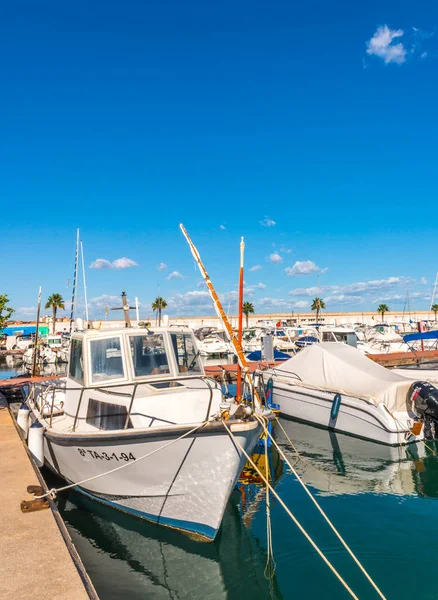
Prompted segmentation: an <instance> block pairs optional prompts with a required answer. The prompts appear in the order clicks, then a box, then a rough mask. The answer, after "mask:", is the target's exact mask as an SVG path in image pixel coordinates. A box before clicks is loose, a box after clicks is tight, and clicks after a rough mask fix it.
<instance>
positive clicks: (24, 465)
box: [0, 394, 97, 600]
mask: <svg viewBox="0 0 438 600" xmlns="http://www.w3.org/2000/svg"><path fill="white" fill-rule="evenodd" d="M0 482H1V491H2V497H1V508H0V581H1V585H0V599H4V600H6V599H8V600H12V599H13V600H29V598H34V597H44V598H51V599H54V600H55V599H56V600H88V599H89V598H93V599H96V598H97V594H96V592H95V591H94V588H93V586H92V584H91V581H90V580H89V579H88V576H87V574H86V573H85V570H84V569H83V566H82V563H81V562H80V559H79V556H78V555H77V552H76V549H75V548H74V546H73V544H72V542H71V540H70V538H69V536H68V533H67V530H66V529H65V525H64V523H63V522H62V519H61V518H60V516H59V514H57V511H56V507H54V508H55V511H53V510H52V509H51V508H49V509H45V510H41V511H38V512H32V513H27V514H24V513H22V512H21V509H20V503H21V501H22V500H31V499H32V498H33V496H31V495H30V494H28V493H27V486H29V485H41V481H40V480H39V478H38V476H37V473H36V471H35V469H34V468H33V465H32V463H31V462H30V459H29V456H28V453H27V449H26V447H25V445H24V443H23V441H22V439H21V437H20V435H19V433H18V430H17V428H16V426H15V423H14V422H13V419H12V416H11V414H10V412H9V410H8V408H7V405H6V404H5V402H4V398H3V397H2V395H1V394H0Z"/></svg>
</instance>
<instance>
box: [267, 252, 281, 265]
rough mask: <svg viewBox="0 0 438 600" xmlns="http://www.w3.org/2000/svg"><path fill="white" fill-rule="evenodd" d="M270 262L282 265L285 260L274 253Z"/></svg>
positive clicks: (270, 257) (270, 256)
mask: <svg viewBox="0 0 438 600" xmlns="http://www.w3.org/2000/svg"><path fill="white" fill-rule="evenodd" d="M269 260H270V261H271V263H274V264H276V263H281V261H282V260H283V259H282V258H281V256H280V255H279V254H277V253H276V252H274V253H273V254H270V255H269Z"/></svg>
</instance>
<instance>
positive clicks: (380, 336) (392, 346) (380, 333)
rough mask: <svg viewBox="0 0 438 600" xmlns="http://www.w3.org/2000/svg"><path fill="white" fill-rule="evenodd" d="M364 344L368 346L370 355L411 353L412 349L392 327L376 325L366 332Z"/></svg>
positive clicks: (383, 324)
mask: <svg viewBox="0 0 438 600" xmlns="http://www.w3.org/2000/svg"><path fill="white" fill-rule="evenodd" d="M364 342H366V344H367V345H368V354H388V353H392V352H410V351H411V348H410V346H409V345H408V344H406V342H404V341H403V338H402V336H401V335H400V334H399V333H398V332H397V331H396V330H395V329H394V328H393V327H391V326H390V325H386V324H385V323H382V324H379V325H375V326H374V327H371V328H369V329H367V330H365V331H364Z"/></svg>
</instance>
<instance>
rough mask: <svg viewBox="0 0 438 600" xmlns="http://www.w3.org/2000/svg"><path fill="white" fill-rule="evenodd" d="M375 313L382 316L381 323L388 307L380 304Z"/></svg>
mask: <svg viewBox="0 0 438 600" xmlns="http://www.w3.org/2000/svg"><path fill="white" fill-rule="evenodd" d="M377 312H378V313H380V314H381V315H382V322H383V317H384V316H385V313H387V312H389V307H388V305H387V304H380V305H379V308H378V309H377Z"/></svg>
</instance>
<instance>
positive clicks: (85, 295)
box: [81, 240, 89, 327]
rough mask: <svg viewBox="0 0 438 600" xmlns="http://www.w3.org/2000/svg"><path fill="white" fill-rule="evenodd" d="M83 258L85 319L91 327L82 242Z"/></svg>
mask: <svg viewBox="0 0 438 600" xmlns="http://www.w3.org/2000/svg"><path fill="white" fill-rule="evenodd" d="M81 258H82V278H83V280H84V298H85V319H86V320H87V327H89V319H88V302H87V280H86V279H85V265H84V247H83V245H82V240H81Z"/></svg>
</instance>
